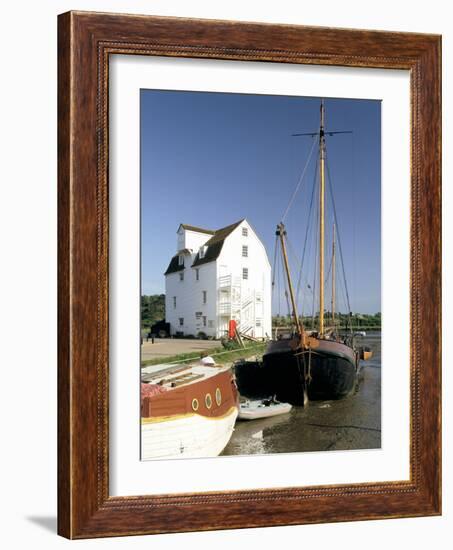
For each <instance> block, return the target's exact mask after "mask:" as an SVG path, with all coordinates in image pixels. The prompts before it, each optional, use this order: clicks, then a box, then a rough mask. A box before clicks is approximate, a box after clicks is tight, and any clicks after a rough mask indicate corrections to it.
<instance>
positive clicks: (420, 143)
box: [58, 12, 441, 538]
mask: <svg viewBox="0 0 453 550" xmlns="http://www.w3.org/2000/svg"><path fill="white" fill-rule="evenodd" d="M440 106H441V99H440V37H438V36H433V35H423V34H405V33H390V32H377V31H361V30H342V29H327V28H313V27H302V26H288V25H264V24H256V23H236V22H228V21H208V20H189V19H179V18H162V17H151V16H133V15H112V14H97V13H84V12H70V13H66V14H63V15H61V16H60V18H59V521H58V525H59V533H60V534H61V535H63V536H66V537H68V538H87V537H100V536H115V535H128V534H147V533H162V532H177V531H194V530H206V529H227V528H239V527H252V526H266V525H290V524H303V523H315V522H329V521H346V520H348V521H351V520H361V519H379V518H388V517H409V516H420V515H435V514H440V512H441V505H440V457H441V451H440V398H441V388H440V291H441V290H440V265H441V260H440V200H441V199H440V183H441V180H440V154H441V142H440ZM245 509H247V513H244V510H245Z"/></svg>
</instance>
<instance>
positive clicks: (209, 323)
mask: <svg viewBox="0 0 453 550" xmlns="http://www.w3.org/2000/svg"><path fill="white" fill-rule="evenodd" d="M208 327H209V328H214V321H211V320H210V321H208Z"/></svg>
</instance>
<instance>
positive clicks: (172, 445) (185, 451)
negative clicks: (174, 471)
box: [141, 407, 238, 460]
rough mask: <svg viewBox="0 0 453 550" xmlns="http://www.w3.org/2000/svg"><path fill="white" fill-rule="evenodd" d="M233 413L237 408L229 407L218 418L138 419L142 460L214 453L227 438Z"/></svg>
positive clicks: (207, 455) (212, 455) (236, 413)
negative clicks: (140, 420) (140, 426)
mask: <svg viewBox="0 0 453 550" xmlns="http://www.w3.org/2000/svg"><path fill="white" fill-rule="evenodd" d="M237 415H238V409H237V407H232V408H231V409H230V410H229V411H228V413H227V414H225V415H224V416H222V417H206V416H202V415H198V414H188V415H181V416H175V417H174V418H172V417H167V418H164V419H142V428H141V430H142V434H141V439H142V441H141V444H142V453H141V456H142V460H150V459H156V458H160V459H167V458H206V457H214V456H218V455H219V454H220V453H221V452H222V451H223V449H224V448H225V446H226V445H227V443H228V441H229V440H230V438H231V435H232V433H233V429H234V424H235V422H236V418H237Z"/></svg>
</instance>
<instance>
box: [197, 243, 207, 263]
mask: <svg viewBox="0 0 453 550" xmlns="http://www.w3.org/2000/svg"><path fill="white" fill-rule="evenodd" d="M205 253H206V246H204V245H203V246H201V247H200V250H199V252H198V255H199V256H200V260H201V259H202V258H204V255H205Z"/></svg>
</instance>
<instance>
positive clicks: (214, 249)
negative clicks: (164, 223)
mask: <svg viewBox="0 0 453 550" xmlns="http://www.w3.org/2000/svg"><path fill="white" fill-rule="evenodd" d="M244 219H245V218H244ZM244 219H242V220H239V221H238V222H236V223H233V224H231V225H227V226H226V227H222V228H221V229H217V231H211V230H209V229H200V228H199V227H194V226H193V225H186V224H181V225H180V226H179V227H183V228H184V229H189V230H190V231H198V232H200V233H209V234H212V237H211V238H210V239H209V240H207V241H206V242H205V244H204V246H206V247H207V248H206V252H205V255H204V256H203V258H200V254H199V253H198V254H197V255H196V256H195V260H194V262H193V264H192V267H197V266H199V265H203V264H207V263H209V262H213V261H214V260H216V259H217V258H218V257H219V256H220V252H221V251H222V247H223V243H224V241H225V239H226V238H227V237H228V235H230V234H231V233H232V232H233V231H234V230H235V229H236V227H238V226H239V225H240V224H241V223H242V222H243V221H244ZM184 252H185V250H184V251H180V252H178V253H177V254H176V255H175V256H173V258H172V259H171V260H170V264H169V265H168V267H167V270H166V271H165V273H164V275H169V274H170V273H176V272H178V271H182V270H183V269H184V265H179V260H178V257H179V255H180V254H181V253H184Z"/></svg>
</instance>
